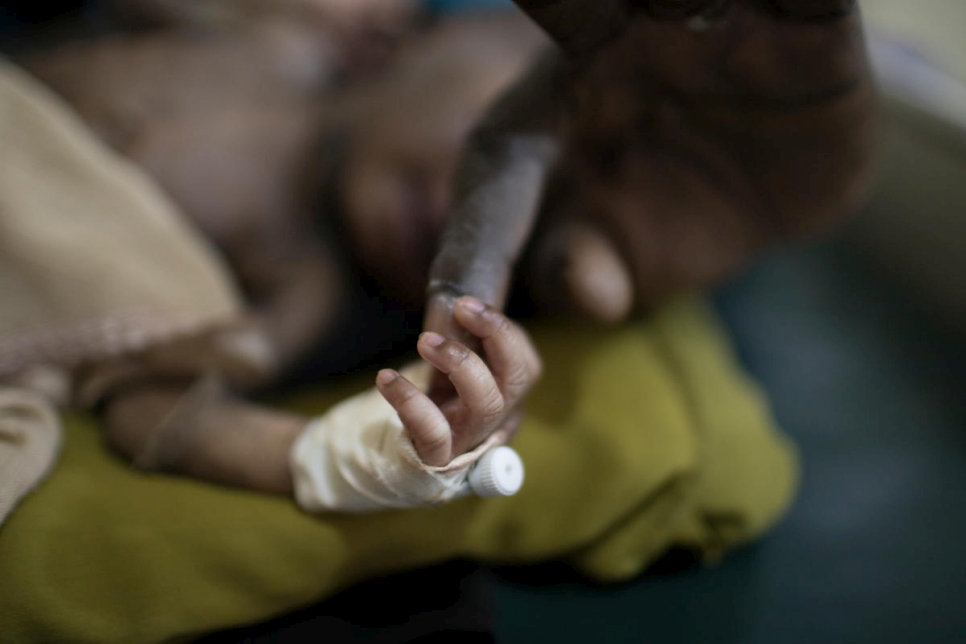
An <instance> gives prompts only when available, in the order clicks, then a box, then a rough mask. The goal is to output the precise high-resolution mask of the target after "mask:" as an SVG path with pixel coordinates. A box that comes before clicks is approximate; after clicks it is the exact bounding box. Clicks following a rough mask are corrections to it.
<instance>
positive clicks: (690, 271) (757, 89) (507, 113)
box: [425, 0, 875, 440]
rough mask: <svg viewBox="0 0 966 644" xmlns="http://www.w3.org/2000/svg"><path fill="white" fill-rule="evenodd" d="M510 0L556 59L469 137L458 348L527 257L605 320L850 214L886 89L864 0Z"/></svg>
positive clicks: (453, 282)
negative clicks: (872, 50)
mask: <svg viewBox="0 0 966 644" xmlns="http://www.w3.org/2000/svg"><path fill="white" fill-rule="evenodd" d="M515 2H516V4H517V5H518V6H519V7H520V8H521V9H523V10H524V11H525V12H526V13H527V14H528V15H530V16H531V18H533V19H534V20H535V21H536V22H537V23H538V24H539V25H540V26H542V27H543V28H544V29H545V30H546V32H547V33H548V34H549V35H550V36H551V37H552V38H553V39H554V41H555V42H556V44H557V47H556V48H555V49H554V50H553V51H550V52H547V54H546V55H545V56H544V57H543V58H542V59H541V60H540V61H539V62H538V63H537V64H536V65H535V66H534V67H533V69H531V71H530V73H529V74H527V75H525V76H524V77H523V78H522V79H521V80H520V81H519V82H518V83H517V84H516V86H515V87H513V88H512V89H510V90H509V91H508V92H507V93H505V95H504V96H503V97H502V98H501V100H499V101H497V102H496V103H495V104H494V105H493V107H492V108H491V109H490V111H489V113H488V115H487V117H486V118H485V119H484V120H483V122H482V123H481V124H480V125H479V127H478V128H477V130H476V131H475V133H474V134H473V135H472V136H471V143H470V145H469V146H468V148H467V150H466V152H465V154H464V159H463V163H462V166H461V170H460V172H459V173H458V177H457V183H456V185H457V191H456V199H455V204H454V207H453V210H452V213H451V216H450V218H449V220H448V223H447V228H446V230H445V231H444V235H443V239H442V243H441V245H440V247H439V250H438V253H437V255H436V258H435V261H434V263H433V265H432V269H431V273H430V282H429V289H428V302H427V314H426V319H425V328H426V329H427V330H432V331H436V332H439V333H443V334H449V335H451V336H455V337H459V335H458V330H457V329H456V328H455V327H454V325H453V324H452V322H451V313H450V311H451V307H452V302H453V301H454V299H455V297H456V296H457V295H459V294H463V293H467V294H472V295H474V296H476V297H478V298H480V299H481V300H483V301H485V302H487V303H488V304H490V305H492V306H495V307H497V308H500V307H502V306H503V305H504V303H505V301H506V297H507V293H508V290H509V285H510V281H511V278H512V277H513V275H514V272H515V268H516V266H517V264H518V261H519V260H520V259H521V256H523V253H524V250H525V249H527V255H526V257H527V261H528V262H530V263H531V264H534V263H535V264H536V266H535V267H534V266H533V265H531V266H528V267H526V268H531V269H535V271H536V274H537V275H541V274H542V275H543V276H544V279H543V280H542V281H543V284H542V286H541V287H540V288H542V289H545V290H546V289H549V290H551V291H556V292H557V293H559V294H561V297H560V298H558V299H559V301H560V303H561V304H562V305H563V306H565V307H566V308H568V309H570V310H571V311H573V310H576V311H578V312H580V313H584V314H586V315H589V316H590V317H593V318H596V319H598V320H601V321H606V322H614V321H619V320H621V319H624V318H625V317H626V316H628V315H629V314H630V313H631V312H632V311H633V310H635V309H640V308H644V307H647V306H649V305H651V304H653V303H655V302H658V301H660V300H661V299H662V298H664V297H666V296H667V295H669V294H672V293H675V292H679V291H681V290H685V289H693V288H698V287H703V286H706V285H709V284H712V283H714V282H716V281H718V280H720V279H722V278H725V277H727V276H728V275H731V274H733V273H734V272H735V271H737V270H738V269H740V268H741V267H742V266H744V265H745V264H746V263H747V262H748V261H749V260H750V259H752V258H754V257H755V256H756V254H757V253H758V252H759V251H761V250H762V249H763V248H764V247H766V246H767V245H769V244H774V243H776V242H781V241H784V240H791V239H797V238H801V237H803V236H807V235H810V234H814V233H817V232H820V231H824V230H826V229H828V228H830V227H833V226H834V225H835V224H836V223H838V222H840V221H841V220H842V219H843V218H844V217H846V216H847V215H848V213H849V212H850V211H852V210H853V209H854V208H855V207H856V205H857V203H858V201H859V199H860V198H861V194H862V191H863V187H864V185H865V183H866V180H867V177H868V172H869V165H870V160H871V156H872V151H873V139H874V126H875V118H874V113H875V92H874V88H873V85H872V82H871V78H870V73H869V67H868V62H867V60H866V55H865V49H864V43H863V36H862V31H861V20H860V16H859V12H858V7H857V5H856V3H855V2H854V1H851V0H721V1H718V0H713V1H709V0H633V1H631V0H515ZM548 186H549V189H548ZM561 186H564V187H565V190H566V197H565V198H561V197H560V195H559V194H555V192H558V191H559V190H560V187H561ZM541 204H542V206H541ZM531 238H532V241H531ZM445 391H446V389H445V383H443V382H442V381H441V380H439V381H438V386H437V392H436V394H435V395H437V396H440V397H442V396H444V395H446V393H445ZM469 440H472V439H469Z"/></svg>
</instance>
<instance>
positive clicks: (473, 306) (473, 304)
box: [460, 296, 486, 314]
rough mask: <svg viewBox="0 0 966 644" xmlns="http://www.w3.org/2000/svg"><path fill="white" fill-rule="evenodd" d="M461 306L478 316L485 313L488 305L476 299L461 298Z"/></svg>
mask: <svg viewBox="0 0 966 644" xmlns="http://www.w3.org/2000/svg"><path fill="white" fill-rule="evenodd" d="M460 306H462V307H463V308H464V309H466V310H467V311H469V312H470V313H476V314H479V313H482V312H483V311H485V310H486V304H483V302H481V301H479V300H478V299H476V298H475V297H469V296H466V297H462V298H460Z"/></svg>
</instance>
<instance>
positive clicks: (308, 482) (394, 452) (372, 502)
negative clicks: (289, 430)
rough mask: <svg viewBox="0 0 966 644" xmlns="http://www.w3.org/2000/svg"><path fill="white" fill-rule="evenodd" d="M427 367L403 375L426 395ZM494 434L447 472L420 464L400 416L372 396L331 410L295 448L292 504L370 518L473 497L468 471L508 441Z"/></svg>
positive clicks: (372, 393) (374, 393) (373, 393)
mask: <svg viewBox="0 0 966 644" xmlns="http://www.w3.org/2000/svg"><path fill="white" fill-rule="evenodd" d="M428 367H429V365H426V364H420V365H417V366H415V367H412V368H410V369H407V370H406V371H405V372H404V375H405V376H406V377H408V378H409V379H410V380H411V381H412V382H413V384H415V385H416V386H418V387H420V388H421V389H423V390H424V391H425V390H426V386H427V384H428V383H429V376H430V369H429V368H428ZM506 438H507V437H506V435H505V434H504V433H500V432H497V433H495V434H493V435H491V436H490V437H489V438H488V439H487V440H486V441H485V442H484V443H483V444H481V445H480V446H479V447H477V448H476V449H475V450H473V451H472V452H468V453H466V454H463V455H462V456H459V457H457V458H455V459H453V460H452V461H451V462H450V463H449V464H448V465H445V466H442V467H432V466H429V465H426V464H424V463H423V462H422V461H421V460H420V458H419V456H418V455H417V454H416V450H415V448H414V447H413V444H412V441H410V440H409V436H408V435H407V434H406V429H405V428H404V427H403V424H402V422H401V421H400V420H399V415H398V414H397V413H396V411H395V410H394V409H393V408H392V406H390V405H389V403H388V402H386V400H385V398H383V397H382V395H381V394H380V393H379V391H378V390H376V389H370V390H368V391H365V392H363V393H361V394H358V395H356V396H353V397H352V398H349V399H347V400H345V401H343V402H342V403H340V404H338V405H336V406H335V407H333V408H332V409H331V410H329V411H328V412H327V413H326V414H325V415H323V416H321V417H319V418H317V419H315V420H314V421H312V422H311V423H310V424H309V426H308V428H307V429H306V430H305V432H303V433H302V435H301V436H300V437H299V439H298V440H297V441H296V442H295V444H294V445H293V446H292V451H291V458H290V461H289V464H290V466H291V469H292V477H293V481H294V484H295V499H296V501H297V502H298V504H299V506H300V507H301V508H302V509H303V510H306V511H308V512H325V511H337V512H369V511H373V510H380V509H387V508H415V507H425V506H429V505H439V504H441V503H446V502H448V501H452V500H454V499H457V498H459V497H462V496H466V495H467V494H469V493H470V488H469V482H468V476H469V473H470V470H471V469H472V467H473V465H474V464H475V463H476V462H477V461H478V460H479V459H480V458H481V457H482V456H483V454H485V453H486V452H488V451H489V450H490V449H492V448H494V447H497V446H499V445H502V444H503V443H505V442H506Z"/></svg>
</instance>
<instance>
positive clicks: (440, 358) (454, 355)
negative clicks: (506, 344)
mask: <svg viewBox="0 0 966 644" xmlns="http://www.w3.org/2000/svg"><path fill="white" fill-rule="evenodd" d="M416 348H417V349H418V350H419V355H421V356H422V357H423V358H424V359H425V360H426V361H427V362H429V363H430V364H432V365H433V366H434V367H436V368H437V369H439V370H440V371H442V372H443V373H445V374H446V375H447V376H449V379H450V382H452V383H453V386H454V387H455V388H456V393H457V395H458V396H459V398H460V400H461V401H462V403H463V405H464V406H465V407H466V408H467V409H468V410H469V411H470V413H471V414H472V416H473V419H474V421H475V422H474V423H473V425H474V427H471V428H462V429H469V431H474V430H475V429H478V428H481V427H484V428H485V427H486V426H487V425H488V423H489V421H490V420H491V419H493V418H496V417H498V416H500V415H501V414H502V413H503V409H504V405H503V394H501V393H500V388H499V387H498V386H497V383H496V380H495V379H494V378H493V374H492V373H490V368H489V367H487V366H486V363H485V362H483V359H482V358H481V357H480V356H478V355H477V354H476V353H474V352H473V351H470V350H469V349H468V348H467V347H466V345H464V344H462V343H460V342H456V341H454V340H447V339H445V338H444V337H442V336H441V335H438V334H436V333H424V334H423V335H422V336H420V338H419V343H418V344H417V345H416Z"/></svg>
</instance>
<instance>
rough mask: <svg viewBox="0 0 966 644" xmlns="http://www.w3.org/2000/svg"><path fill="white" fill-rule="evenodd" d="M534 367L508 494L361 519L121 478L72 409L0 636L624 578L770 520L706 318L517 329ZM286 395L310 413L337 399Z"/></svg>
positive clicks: (124, 634)
mask: <svg viewBox="0 0 966 644" xmlns="http://www.w3.org/2000/svg"><path fill="white" fill-rule="evenodd" d="M534 336H535V340H536V342H537V345H538V347H539V348H540V350H541V351H542V354H543V356H544V357H545V361H546V367H547V368H546V377H545V380H544V381H543V382H542V384H541V385H540V386H539V387H538V389H537V390H536V392H535V393H534V395H533V397H532V400H531V403H530V405H529V415H528V419H527V421H526V422H525V424H524V427H523V429H522V431H521V432H520V434H519V436H518V437H517V439H516V441H515V443H514V446H515V447H516V448H517V449H518V451H519V452H520V454H521V455H522V457H523V459H524V461H525V463H526V466H527V481H526V484H525V486H524V489H523V491H522V492H521V493H520V494H519V495H518V496H516V497H511V498H503V499H487V500H483V499H476V498H473V499H465V500H463V501H460V502H457V503H454V504H452V505H448V506H444V507H439V508H433V509H426V510H411V511H399V512H387V513H384V514H376V515H365V516H334V515H329V516H319V517H311V516H306V515H305V514H302V513H300V512H299V511H298V510H297V509H296V507H295V506H294V504H293V503H292V502H289V501H287V500H284V499H278V498H271V497H267V496H259V495H255V494H251V493H245V492H239V491H234V490H228V489H222V488H218V487H214V486H210V485H206V484H202V483H197V482H193V481H188V480H182V479H176V478H168V477H163V476H156V475H147V474H143V473H139V472H136V471H134V470H132V469H130V468H129V467H127V466H126V465H124V464H123V463H121V462H120V461H118V460H117V459H115V458H114V457H112V456H111V455H110V454H109V453H108V452H107V451H106V450H105V448H104V447H103V445H102V443H101V439H100V437H99V434H98V432H97V430H96V428H95V427H94V426H93V425H92V423H91V422H90V421H89V420H86V419H84V418H73V419H68V423H67V425H68V428H67V431H66V443H65V446H64V453H63V460H62V463H61V465H60V466H59V468H58V469H57V470H56V471H55V472H54V474H53V475H52V476H51V478H50V479H49V480H47V481H46V482H45V483H44V484H43V485H42V486H41V487H40V489H39V490H38V491H37V492H36V493H34V494H32V495H31V496H29V497H27V499H26V500H25V501H24V502H23V504H22V506H21V507H20V508H19V509H18V510H17V511H16V512H14V513H13V515H12V516H11V518H10V519H9V521H8V522H7V524H6V525H4V526H3V527H2V528H0V579H2V580H3V583H2V584H0V625H2V629H3V633H2V639H3V640H4V641H10V642H53V641H65V640H70V641H79V640H80V641H97V642H124V643H127V642H155V641H164V640H168V639H172V638H178V637H185V636H189V635H192V634H198V633H202V632H205V631H209V630H213V629H221V628H226V627H230V626H236V625H241V624H245V623H252V622H257V621H261V620H264V619H266V618H269V617H272V616H274V615H277V614H280V613H283V612H286V611H290V610H293V609H296V608H298V607H300V606H303V605H306V604H308V603H310V602H313V601H315V600H318V599H320V598H322V597H324V596H326V595H328V594H331V593H333V592H335V591H337V590H339V589H341V588H343V587H345V586H347V585H349V584H352V583H354V582H357V581H360V580H363V579H367V578H371V577H374V576H378V575H381V574H385V573H390V572H394V571H400V570H404V569H407V568H413V567H416V566H421V565H424V564H429V563H433V562H438V561H442V560H445V559H449V558H453V557H458V556H459V557H463V556H466V557H474V558H477V559H481V560H490V561H498V562H505V563H524V562H539V561H545V560H549V559H564V560H567V561H569V562H571V563H572V564H573V565H574V566H576V567H577V568H579V569H581V570H582V571H584V572H585V573H587V574H588V575H590V576H592V577H594V578H596V579H599V580H605V581H609V580H620V579H626V578H628V577H630V576H632V575H635V574H636V573H638V572H640V571H641V570H642V569H643V568H644V567H645V566H646V565H647V564H648V563H649V562H651V561H653V560H654V559H655V558H656V557H657V556H659V555H660V554H661V553H663V552H664V551H666V550H667V549H668V548H669V547H671V546H683V547H687V548H693V549H695V550H696V551H699V552H700V553H702V554H703V555H704V556H705V558H706V559H709V560H713V559H716V558H717V557H719V556H721V555H722V554H723V553H724V552H725V551H726V550H727V549H729V548H732V547H734V546H736V545H738V544H741V543H743V542H745V541H748V540H750V539H753V538H755V537H757V536H759V535H760V534H762V532H763V531H764V530H766V529H767V528H768V527H769V526H770V525H772V524H773V523H774V521H776V520H777V519H778V518H779V517H780V516H781V514H782V513H783V512H784V510H785V509H786V507H787V506H788V504H789V502H790V499H791V498H792V495H793V491H794V487H795V483H796V480H797V470H796V465H795V459H794V454H793V450H792V449H791V448H790V446H789V444H788V442H787V441H786V440H785V439H784V438H783V437H782V435H781V434H779V433H778V432H777V431H776V429H775V428H774V427H773V424H772V420H771V417H770V416H769V412H768V409H767V406H766V404H765V402H764V401H763V399H762V397H761V395H760V394H759V392H758V390H757V389H756V388H755V387H754V386H753V385H752V384H751V383H750V382H749V381H748V380H747V378H745V377H744V376H743V375H742V374H741V372H740V371H739V369H738V368H737V366H736V364H735V361H734V358H733V356H732V355H731V352H730V349H729V347H728V345H727V341H726V339H725V338H724V337H723V335H722V333H721V331H720V329H719V327H718V325H717V323H716V321H715V319H714V317H713V316H712V315H711V314H710V312H709V311H708V310H707V308H706V307H705V306H704V305H703V304H701V303H700V302H697V301H693V300H688V301H681V302H679V303H677V304H675V305H673V306H670V307H668V308H667V309H665V310H664V311H663V312H661V313H660V314H658V315H656V316H655V317H654V318H652V319H651V320H649V321H648V322H646V323H639V324H636V325H633V326H629V327H626V328H624V329H621V330H617V331H611V332H606V333H604V332H600V331H591V330H587V329H581V328H575V327H570V328H561V327H559V326H557V327H552V328H550V327H547V328H538V329H534ZM368 384H369V383H368V382H365V383H355V384H354V386H353V387H351V388H347V389H344V390H342V391H325V392H319V393H317V394H312V395H308V396H305V397H303V398H302V399H300V400H297V401H294V402H293V404H292V406H293V407H295V408H298V409H301V410H305V411H311V412H315V413H317V412H321V411H323V410H324V409H325V408H326V406H327V405H329V404H330V403H331V402H334V401H335V400H338V399H340V398H341V397H343V396H344V395H346V394H347V393H350V392H351V391H353V390H357V389H361V388H363V387H365V386H368Z"/></svg>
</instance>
